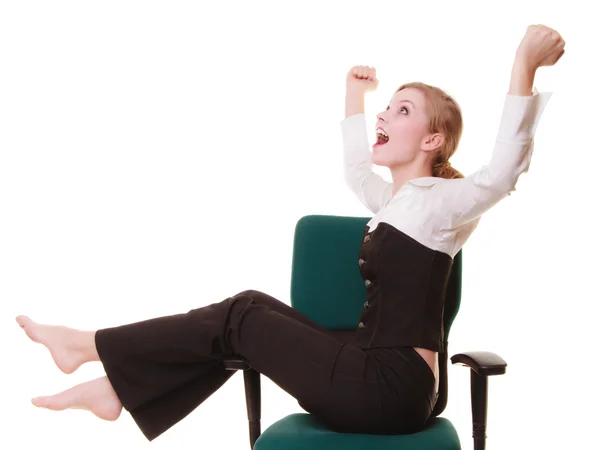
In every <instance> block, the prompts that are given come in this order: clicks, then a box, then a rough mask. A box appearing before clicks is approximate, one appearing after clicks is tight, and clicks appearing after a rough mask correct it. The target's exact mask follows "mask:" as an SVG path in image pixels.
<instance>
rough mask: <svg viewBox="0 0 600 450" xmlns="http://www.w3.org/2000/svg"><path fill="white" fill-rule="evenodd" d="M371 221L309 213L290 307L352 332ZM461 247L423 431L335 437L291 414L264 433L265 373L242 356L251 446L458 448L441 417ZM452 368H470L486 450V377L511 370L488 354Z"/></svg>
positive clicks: (463, 357) (477, 440) (478, 437)
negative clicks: (361, 255) (365, 234)
mask: <svg viewBox="0 0 600 450" xmlns="http://www.w3.org/2000/svg"><path fill="white" fill-rule="evenodd" d="M369 219H370V218H369V217H343V216H328V215H309V216H305V217H302V218H301V219H300V220H299V221H298V223H297V225H296V229H295V234H294V248H293V258H292V280H291V305H292V307H294V308H296V309H297V310H299V311H301V312H302V313H304V314H305V315H307V316H308V317H310V318H311V319H312V320H314V321H316V322H317V323H319V324H321V325H322V326H324V327H325V328H327V329H329V330H353V329H356V328H357V325H358V321H359V317H360V315H361V312H362V309H363V303H364V299H365V297H366V295H367V292H366V287H365V284H364V280H363V279H362V276H361V274H360V272H359V269H358V264H357V263H356V261H357V258H358V254H359V249H360V245H361V243H362V237H363V232H364V228H365V226H366V224H367V222H368V221H369ZM461 275H462V250H461V251H460V252H459V253H458V254H457V255H456V256H455V258H454V265H453V269H452V273H451V276H450V280H449V283H448V287H447V291H446V300H445V306H444V330H445V336H446V340H445V342H444V352H443V353H439V369H440V385H439V398H438V401H437V403H436V406H435V410H434V412H433V419H432V420H431V421H430V423H429V425H428V426H427V427H426V428H425V429H424V430H423V431H421V432H419V433H415V434H408V435H374V434H353V433H337V432H333V431H330V430H328V429H326V428H324V427H323V426H322V425H321V424H320V423H319V422H317V421H316V420H315V418H314V417H313V416H311V415H310V414H308V413H295V414H290V415H288V416H286V417H284V418H283V419H280V420H279V421H277V422H275V423H274V424H272V425H271V426H270V427H268V428H267V429H266V430H265V431H264V432H262V434H261V427H260V416H261V403H260V374H259V373H258V372H257V371H255V370H254V369H252V367H250V366H249V365H248V364H247V362H246V361H244V360H243V359H241V358H229V359H227V360H226V361H225V362H224V364H225V367H226V368H227V369H229V370H243V372H244V384H245V391H246V406H247V412H248V420H249V426H250V446H251V448H253V449H254V450H300V449H310V450H334V449H338V448H340V449H341V448H343V449H345V450H351V449H355V448H356V449H357V450H358V449H360V450H364V449H365V448H368V449H373V450H429V449H431V450H433V449H435V450H460V449H461V445H460V441H459V439H458V435H457V433H456V430H455V428H454V427H453V426H452V423H451V422H450V421H449V420H448V419H445V418H442V417H438V416H439V415H440V414H441V413H442V412H443V411H444V409H445V407H446V402H447V399H448V377H447V366H448V353H447V350H448V341H447V337H448V333H449V331H450V328H451V326H452V323H453V321H454V319H455V317H456V315H457V313H458V310H459V307H460V299H461ZM451 361H452V363H453V364H462V365H465V366H468V367H470V368H471V408H472V413H473V439H474V448H475V450H484V449H485V439H486V435H485V429H486V421H487V417H486V416H487V380H488V376H490V375H500V374H503V373H505V372H506V362H505V361H504V360H503V359H502V358H500V357H499V356H498V355H496V354H494V353H490V352H469V353H461V354H457V355H454V356H452V358H451Z"/></svg>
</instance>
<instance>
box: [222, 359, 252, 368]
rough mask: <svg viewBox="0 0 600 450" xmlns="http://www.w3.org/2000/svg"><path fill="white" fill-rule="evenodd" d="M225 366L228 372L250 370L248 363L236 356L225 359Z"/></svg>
mask: <svg viewBox="0 0 600 450" xmlns="http://www.w3.org/2000/svg"><path fill="white" fill-rule="evenodd" d="M223 365H224V366H225V369H227V370H246V369H249V368H250V366H249V365H248V363H247V362H246V361H244V360H243V359H242V358H238V357H235V356H232V357H230V358H225V359H224V360H223Z"/></svg>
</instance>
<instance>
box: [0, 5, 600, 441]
mask: <svg viewBox="0 0 600 450" xmlns="http://www.w3.org/2000/svg"><path fill="white" fill-rule="evenodd" d="M524 3H525V2H524ZM200 5H203V6H200ZM586 8H588V7H586V6H584V3H583V2H580V3H579V2H575V1H563V2H556V3H550V2H547V1H544V2H542V1H535V2H534V1H529V2H526V5H521V6H518V7H517V6H516V5H511V4H510V3H507V2H505V1H504V2H498V3H496V4H495V5H491V4H490V3H488V2H483V3H479V2H478V3H475V2H469V3H467V2H443V3H439V4H438V3H434V2H431V1H428V2H415V4H414V5H408V4H407V2H398V1H393V2H377V3H375V2H373V3H372V4H371V3H369V2H365V1H361V2H349V1H345V2H344V3H343V4H342V3H340V4H337V3H335V2H308V1H302V2H296V3H294V4H293V3H291V2H272V3H270V4H267V3H264V2H256V1H253V2H241V1H240V2H223V3H221V2H214V3H210V4H206V3H205V2H197V1H193V2H192V1H189V2H181V1H180V2H172V1H170V2H167V1H165V2H156V1H143V2H142V1H135V2H134V1H122V0H121V1H104V2H82V1H70V2H66V1H52V2H42V1H37V2H33V1H18V2H17V1H5V2H3V3H2V6H1V7H0V66H1V70H0V151H1V156H0V212H1V213H0V214H1V216H0V219H1V220H0V277H1V278H0V298H1V306H0V308H1V315H0V321H1V323H0V330H1V331H0V333H1V337H0V345H1V349H0V353H1V354H2V372H1V373H2V383H1V384H0V389H1V393H0V395H1V398H2V409H3V410H4V413H3V415H4V416H5V418H4V419H3V426H2V429H3V431H2V437H1V439H2V441H3V442H2V443H0V447H5V445H7V444H8V442H10V441H13V442H14V440H15V439H16V440H17V444H16V445H17V447H18V448H33V447H35V446H38V445H44V446H45V445H53V444H57V445H60V446H61V447H62V448H63V449H80V448H84V447H85V448H86V449H101V448H106V447H112V448H119V449H121V448H127V449H144V448H148V445H149V444H148V443H147V441H146V440H145V438H144V437H143V435H142V434H141V433H140V432H139V430H138V429H137V428H136V426H135V424H134V422H133V420H132V419H131V417H130V416H129V415H128V414H127V413H124V414H123V415H122V417H121V418H120V419H119V421H117V422H116V423H112V422H104V421H101V420H98V419H96V418H95V417H94V416H93V415H91V414H90V413H87V412H83V411H67V412H60V413H57V412H50V411H46V410H41V409H36V408H35V407H33V406H32V405H31V404H30V398H31V397H34V396H37V395H42V394H50V393H54V392H58V391H60V390H63V389H66V388H68V387H70V386H71V385H73V384H75V383H79V382H82V381H85V380H87V379H90V378H93V377H96V376H100V375H101V374H102V373H103V372H102V368H101V366H100V365H99V363H95V364H93V365H88V366H84V367H82V368H81V369H80V370H79V371H78V372H76V373H75V374H72V375H69V376H67V375H64V374H62V373H61V372H59V371H58V369H57V368H56V367H55V366H54V365H53V363H52V360H51V358H50V355H49V353H48V352H47V351H46V350H45V349H44V348H43V347H42V346H40V345H37V344H33V343H31V342H30V341H29V340H28V339H27V338H26V337H25V335H24V334H23V332H22V331H21V330H20V329H19V327H18V326H17V324H16V323H15V322H14V317H15V316H16V315H17V314H28V315H30V316H31V317H32V318H34V319H35V320H38V321H40V322H47V323H60V324H65V325H69V326H74V327H78V328H81V329H97V328H102V327H106V326H113V325H118V324H122V323H127V322H132V321H137V320H142V319H146V318H150V317H154V316H158V315H165V314H172V313H178V312H185V311H187V310H189V309H192V308H194V307H198V306H202V305H207V304H209V303H213V302H216V301H220V300H222V299H224V298H226V297H228V296H230V295H232V294H235V293H237V292H239V291H242V290H244V289H258V290H262V291H264V292H267V293H269V294H271V295H274V296H275V297H278V298H280V299H281V300H282V301H285V302H289V281H290V280H289V276H290V260H291V251H292V235H293V228H294V225H295V223H296V221H297V220H298V219H299V218H300V217H301V216H303V215H306V214H336V215H360V216H365V215H368V214H370V213H369V211H368V210H366V209H365V208H364V207H363V206H362V205H361V204H360V203H359V202H358V200H356V199H355V198H354V197H353V195H352V194H351V192H350V191H349V189H348V188H347V187H346V186H345V184H344V182H343V177H342V148H341V136H340V129H339V121H340V120H341V119H342V118H343V111H344V109H343V108H344V88H345V84H344V83H345V76H346V72H347V70H348V69H349V68H350V67H351V66H352V65H355V64H366V65H372V66H375V67H376V68H377V69H378V75H379V78H380V80H381V83H380V87H379V90H378V91H377V92H376V93H374V94H370V96H369V97H368V102H367V115H368V118H369V119H368V120H369V121H371V122H370V123H373V124H374V122H375V117H374V115H375V113H377V112H378V111H380V110H381V109H382V108H385V106H386V104H387V102H388V100H389V98H390V97H391V95H392V94H393V92H394V90H395V88H397V87H398V86H399V85H400V84H401V83H404V82H407V81H413V80H420V81H424V82H427V83H430V84H434V85H437V86H440V87H442V88H443V89H445V90H447V91H448V92H449V93H450V94H451V95H453V96H454V97H455V98H456V99H457V100H458V102H459V103H460V104H461V106H462V108H463V111H464V120H465V131H464V137H463V140H462V141H461V143H460V147H459V151H458V153H457V154H456V155H455V157H454V158H453V159H452V162H453V165H454V166H455V167H456V168H458V169H459V170H461V171H463V173H465V174H469V173H472V172H473V171H475V170H477V169H478V168H480V167H481V166H482V165H484V164H486V163H487V162H488V160H489V158H490V156H491V151H492V148H493V144H494V139H495V134H496V131H497V126H498V123H499V118H500V113H501V107H502V104H503V101H504V95H505V93H506V91H507V88H508V83H509V77H510V68H511V65H512V58H513V56H514V52H515V50H516V48H517V46H518V44H519V42H520V40H521V38H522V36H523V34H524V32H525V29H526V27H527V25H529V24H531V23H543V24H547V25H549V26H551V27H553V28H555V29H557V30H558V31H559V32H560V33H561V34H562V35H563V37H564V38H565V40H566V42H567V46H566V54H565V55H564V56H563V58H562V59H561V61H559V63H558V64H557V66H555V67H552V68H543V69H541V70H540V71H539V72H538V75H537V78H536V83H535V84H536V87H537V88H538V89H539V90H540V91H552V92H554V95H553V97H552V98H551V100H550V103H549V104H548V106H547V109H546V111H545V113H544V115H543V117H542V119H541V121H540V124H539V127H538V130H537V135H536V144H535V153H534V157H533V161H532V164H531V167H530V171H529V173H527V174H525V175H523V176H522V177H521V179H520V180H519V183H518V186H517V192H515V193H513V195H512V196H510V197H509V198H507V199H506V200H503V201H502V202H501V203H500V204H499V205H497V206H496V207H495V208H494V209H493V210H491V211H490V212H489V213H487V215H486V216H485V217H484V219H483V220H482V221H481V224H480V227H479V229H478V230H477V231H476V232H475V234H474V235H473V236H472V238H471V240H470V241H469V242H468V243H467V245H466V247H465V252H464V256H465V266H464V298H463V306H462V311H461V314H460V316H459V318H458V319H457V321H456V322H455V325H454V328H453V330H452V333H451V336H450V340H451V344H450V345H451V348H450V351H451V353H457V352H460V351H467V350H491V351H494V352H497V353H498V354H500V355H502V356H503V357H504V358H505V359H506V361H507V362H508V371H507V373H506V375H504V376H502V377H494V378H492V379H490V392H489V412H488V414H489V415H488V418H489V422H488V423H489V428H488V448H489V449H490V450H494V449H506V448H523V449H525V448H527V449H530V448H552V449H554V448H557V449H558V448H582V447H583V446H585V447H586V448H589V446H586V445H584V444H585V443H586V442H589V441H590V440H594V439H596V438H597V433H596V431H595V429H594V427H595V424H596V423H597V411H596V409H595V405H597V404H598V401H599V400H600V398H599V396H598V393H597V390H596V388H595V386H596V384H597V379H596V377H597V370H598V367H599V366H598V359H597V344H596V342H597V333H596V331H595V330H596V329H597V317H596V310H597V308H596V302H597V300H598V298H599V295H598V282H597V280H598V278H597V277H598V264H597V255H598V251H599V244H598V222H597V221H596V220H595V217H596V216H597V209H598V207H597V205H598V201H597V195H598V188H597V181H596V178H597V173H598V164H599V156H598V155H599V150H600V148H599V147H600V146H599V144H598V135H597V132H598V119H599V116H598V113H597V110H598V104H599V102H600V96H599V94H598V88H597V83H598V79H599V75H600V73H599V70H598V67H597V57H598V48H599V47H598V44H599V42H600V38H599V37H598V33H597V31H595V30H594V27H596V25H597V21H596V19H595V18H594V17H595V16H594V14H592V13H591V11H590V10H586ZM371 138H373V135H371ZM376 170H377V171H378V172H380V173H381V174H383V175H384V176H386V177H388V179H389V173H388V172H387V169H385V170H381V168H379V167H378V168H376ZM449 378H450V385H451V392H450V398H449V404H448V407H447V409H446V411H445V412H444V414H443V415H444V416H445V417H448V418H450V419H451V420H452V421H453V423H454V424H455V426H456V428H457V429H458V432H459V435H460V439H461V441H462V443H463V446H464V448H472V442H471V412H470V397H469V372H468V369H466V368H463V367H458V366H454V367H451V368H450V373H449ZM293 412H302V410H301V408H300V407H299V406H298V404H297V403H296V401H295V400H294V399H293V398H292V397H291V396H289V395H288V394H286V393H285V392H283V391H282V390H280V389H279V388H278V387H277V386H275V385H274V384H273V383H272V382H271V381H270V380H268V379H266V378H264V377H263V416H262V417H263V428H266V427H267V426H269V425H270V424H272V423H273V422H274V421H276V420H278V419H279V418H281V417H283V416H284V415H286V414H289V413H293ZM247 433H248V431H247V422H246V407H245V404H244V397H243V382H242V375H241V373H238V374H236V375H235V376H234V377H233V378H232V379H231V380H230V381H229V382H228V383H226V384H225V385H224V386H223V388H221V389H220V390H219V391H217V392H216V393H215V394H214V395H213V396H212V397H210V398H209V399H208V400H207V401H206V402H205V403H204V404H202V405H201V406H200V407H199V408H198V409H197V410H196V411H194V412H193V413H192V414H191V415H190V416H188V417H187V418H186V419H184V420H183V421H182V422H181V423H179V424H178V425H177V426H176V427H174V428H173V429H171V430H169V431H168V432H167V433H165V434H164V435H162V436H161V437H159V438H158V439H157V440H155V441H154V442H153V443H152V444H151V445H152V446H153V448H155V449H172V448H179V449H182V450H183V449H197V448H217V447H218V448H225V449H243V448H247V446H248V435H247ZM207 442H210V444H207ZM12 445H13V446H14V444H12ZM590 445H591V446H594V444H590Z"/></svg>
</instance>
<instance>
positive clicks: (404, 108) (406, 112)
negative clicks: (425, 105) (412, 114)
mask: <svg viewBox="0 0 600 450" xmlns="http://www.w3.org/2000/svg"><path fill="white" fill-rule="evenodd" d="M402 111H404V114H408V109H406V107H404V106H403V107H402V108H400V110H399V111H398V112H399V113H401V112H402Z"/></svg>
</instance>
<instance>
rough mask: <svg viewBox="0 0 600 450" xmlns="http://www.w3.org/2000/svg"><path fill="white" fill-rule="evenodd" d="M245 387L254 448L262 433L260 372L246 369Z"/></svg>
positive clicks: (251, 439) (251, 440) (251, 445)
mask: <svg viewBox="0 0 600 450" xmlns="http://www.w3.org/2000/svg"><path fill="white" fill-rule="evenodd" d="M244 388H245V390H246V408H247V410H248V425H249V427H250V448H251V449H253V448H254V443H255V442H256V440H257V439H258V437H259V436H260V433H261V429H260V415H261V409H260V408H261V404H260V397H261V395H260V373H259V372H257V371H256V370H254V369H252V368H248V369H246V370H244Z"/></svg>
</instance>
